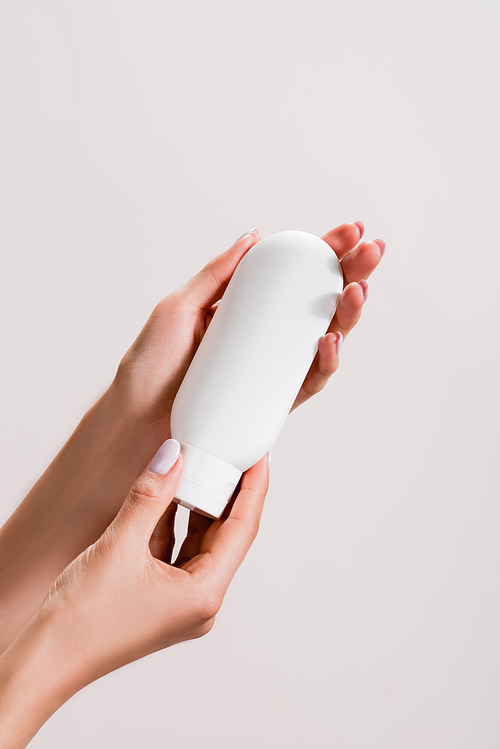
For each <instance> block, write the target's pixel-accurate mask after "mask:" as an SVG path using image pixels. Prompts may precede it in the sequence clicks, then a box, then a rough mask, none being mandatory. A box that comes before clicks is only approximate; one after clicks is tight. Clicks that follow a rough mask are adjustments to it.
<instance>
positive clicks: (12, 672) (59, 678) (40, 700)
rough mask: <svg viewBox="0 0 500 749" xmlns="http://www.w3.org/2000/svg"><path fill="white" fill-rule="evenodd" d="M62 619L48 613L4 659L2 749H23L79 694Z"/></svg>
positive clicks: (0, 673)
mask: <svg viewBox="0 0 500 749" xmlns="http://www.w3.org/2000/svg"><path fill="white" fill-rule="evenodd" d="M60 634H61V633H60V632H59V626H58V621H57V615H55V614H54V613H52V612H46V611H44V610H43V609H42V610H41V611H40V612H39V613H38V614H37V615H36V616H34V617H33V618H32V619H31V620H30V621H29V622H28V624H27V625H26V627H25V628H24V629H23V630H22V632H21V633H20V634H19V635H18V637H17V638H16V639H15V640H14V642H13V643H12V645H11V646H10V647H9V648H8V649H7V650H6V651H5V653H3V655H2V656H1V657H0V746H2V747H4V746H5V747H7V746H8V747H9V749H22V747H25V746H26V745H27V744H28V742H29V741H30V740H31V739H32V738H33V736H34V735H35V734H36V733H37V732H38V730H39V729H40V728H41V727H42V725H43V724H44V723H45V722H46V721H47V720H48V719H49V718H50V716H51V715H52V714H53V713H55V712H56V710H57V709H58V708H59V707H61V705H63V704H64V703H65V702H66V701H67V700H68V699H69V698H70V697H71V696H72V695H73V694H74V693H75V692H76V691H77V690H78V686H77V685H78V683H79V679H78V674H77V673H75V672H74V670H73V663H72V661H71V659H68V658H66V657H65V654H64V652H63V651H62V648H61V642H64V638H62V639H61V637H60Z"/></svg>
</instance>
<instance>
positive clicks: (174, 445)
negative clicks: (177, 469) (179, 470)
mask: <svg viewBox="0 0 500 749" xmlns="http://www.w3.org/2000/svg"><path fill="white" fill-rule="evenodd" d="M180 451H181V446H180V444H179V443H178V442H177V440H166V441H165V442H164V443H163V445H162V446H161V447H160V449H159V450H158V452H157V453H156V455H155V456H154V458H153V460H152V461H151V463H150V464H149V470H150V471H151V473H161V474H163V475H164V474H165V473H168V472H169V471H170V469H171V468H173V466H174V464H175V462H176V460H177V458H178V457H179V453H180Z"/></svg>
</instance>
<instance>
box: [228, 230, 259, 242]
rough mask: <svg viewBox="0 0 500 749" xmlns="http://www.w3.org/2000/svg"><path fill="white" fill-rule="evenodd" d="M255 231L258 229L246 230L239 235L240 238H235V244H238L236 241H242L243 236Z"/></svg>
mask: <svg viewBox="0 0 500 749" xmlns="http://www.w3.org/2000/svg"><path fill="white" fill-rule="evenodd" d="M254 231H257V229H250V231H246V232H244V233H243V234H242V235H241V237H238V239H235V241H234V244H236V242H239V241H240V239H243V237H249V236H250V234H253V233H254Z"/></svg>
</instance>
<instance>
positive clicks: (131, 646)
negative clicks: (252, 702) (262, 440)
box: [0, 454, 269, 749]
mask: <svg viewBox="0 0 500 749" xmlns="http://www.w3.org/2000/svg"><path fill="white" fill-rule="evenodd" d="M181 475H182V456H179V458H178V459H177V461H176V462H175V464H174V466H173V467H172V469H171V470H170V471H169V472H168V473H167V474H166V475H160V474H157V473H152V472H151V471H149V470H146V471H145V472H144V473H143V474H142V475H141V476H140V477H139V479H138V480H137V481H136V482H135V484H134V486H133V487H132V488H131V490H130V492H129V494H128V496H127V498H126V499H125V502H124V504H123V506H122V507H121V509H120V511H119V513H118V515H117V516H116V518H115V519H114V520H113V522H112V523H111V524H110V525H109V526H108V528H107V529H106V531H105V532H104V533H103V535H102V536H101V537H100V538H99V539H98V541H97V542H96V543H94V544H92V545H91V546H90V547H89V548H88V549H86V551H84V552H83V553H82V554H80V555H79V556H78V557H77V558H76V559H75V560H74V561H73V562H72V563H71V564H70V565H69V566H68V567H67V568H66V569H65V570H64V571H63V573H62V574H61V575H60V576H59V578H58V579H57V580H56V582H55V583H54V585H53V586H52V587H51V589H50V591H49V594H48V596H47V598H46V600H45V602H44V604H43V605H42V607H41V608H40V610H39V611H38V612H37V614H36V615H35V616H34V617H33V619H32V620H31V621H30V622H29V623H28V625H27V626H26V627H25V628H24V630H23V631H22V632H21V634H20V635H19V636H18V637H17V638H16V640H15V641H14V643H13V644H12V645H11V646H10V647H9V648H8V649H7V650H6V652H5V653H4V655H3V657H2V658H0V746H1V747H9V749H22V747H25V746H26V744H27V743H28V742H29V741H30V740H31V739H32V738H33V736H34V735H35V733H36V732H37V731H38V729H39V728H40V727H41V726H42V725H43V723H45V721H46V720H47V719H48V718H49V717H50V715H51V714H52V713H53V712H55V710H57V708H58V707H60V706H61V705H62V704H63V703H64V702H66V700H68V699H69V698H70V697H71V696H72V695H73V694H74V693H75V692H77V691H78V690H80V689H82V688H83V687H84V686H85V685H86V684H89V683H90V682H92V681H94V680H95V679H98V678H99V677H101V676H103V675H104V674H106V673H108V672H109V671H113V670H114V669H116V668H119V667H120V666H123V665H124V664H126V663H130V662H131V661H134V660H136V659H138V658H142V657H143V656H145V655H148V654H150V653H153V652H155V651H156V650H160V649H162V648H167V647H170V646H171V645H174V644H175V643H178V642H182V641H184V640H190V639H193V638H197V637H201V636H203V635H205V634H207V632H209V631H210V629H211V628H212V626H213V623H214V619H215V615H216V614H217V612H218V610H219V608H220V606H221V605H222V601H223V598H224V595H225V593H226V591H227V588H228V586H229V583H230V582H231V580H232V578H233V576H234V574H235V572H236V571H237V569H238V567H239V566H240V564H241V562H242V561H243V559H244V557H245V555H246V553H247V551H248V549H249V548H250V545H251V544H252V542H253V540H254V539H255V536H256V535H257V531H258V528H259V522H260V517H261V513H262V508H263V505H264V498H265V496H266V493H267V489H268V483H269V467H268V455H267V454H266V455H265V456H264V457H263V458H262V459H261V460H260V461H259V462H258V463H256V464H255V465H254V466H252V467H251V468H250V469H249V470H248V471H246V472H245V473H244V474H243V477H242V480H241V488H240V491H239V492H238V495H237V497H236V498H235V500H234V501H232V502H231V508H230V513H229V515H228V516H227V517H225V518H224V519H221V520H218V521H215V522H214V523H212V525H211V526H210V529H209V531H208V532H207V533H206V534H205V535H204V537H203V538H201V537H200V538H199V540H198V543H197V545H196V549H194V548H193V550H194V551H195V552H196V553H195V554H194V556H193V557H192V558H191V559H190V560H189V561H187V562H185V563H184V564H182V565H181V566H172V565H171V564H169V561H170V553H171V548H170V539H167V538H165V539H163V540H162V539H160V538H159V537H158V536H156V537H155V538H152V535H153V533H154V531H155V528H156V527H157V525H158V522H159V520H160V518H161V517H162V516H163V515H164V513H165V511H166V510H167V509H168V507H169V506H170V505H171V504H173V502H172V500H173V497H174V496H175V491H176V489H177V487H178V485H179V481H180V478H181ZM152 546H153V547H154V553H153V552H152Z"/></svg>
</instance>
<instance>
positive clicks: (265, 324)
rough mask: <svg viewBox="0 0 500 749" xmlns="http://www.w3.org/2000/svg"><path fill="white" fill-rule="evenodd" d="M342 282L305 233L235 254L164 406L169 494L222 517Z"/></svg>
mask: <svg viewBox="0 0 500 749" xmlns="http://www.w3.org/2000/svg"><path fill="white" fill-rule="evenodd" d="M342 288H343V278H342V271H341V269H340V264H339V262H338V260H337V256H336V255H335V253H334V251H333V250H332V248H331V247H330V246H329V245H328V244H327V243H326V242H324V241H323V240H322V239H320V238H319V237H316V236H314V235H313V234H308V233H306V232H302V231H284V232H279V233H278V234H272V235H271V236H269V237H266V238H265V239H263V240H261V241H260V242H257V244H256V245H254V246H253V247H252V248H251V249H250V250H249V251H248V252H247V253H246V254H245V255H244V256H243V258H242V259H241V261H240V262H239V264H238V266H237V268H236V270H235V272H234V273H233V276H232V278H231V281H230V282H229V284H228V286H227V288H226V291H225V292H224V295H223V297H222V300H221V302H220V304H219V307H218V309H217V311H216V313H215V314H214V316H213V319H212V321H211V323H210V325H209V327H208V330H207V332H206V333H205V335H204V337H203V339H202V341H201V343H200V345H199V347H198V350H197V351H196V354H195V356H194V357H193V360H192V362H191V365H190V366H189V369H188V371H187V372H186V375H185V377H184V379H183V381H182V383H181V386H180V388H179V390H178V392H177V395H176V398H175V401H174V403H173V406H172V413H171V432H172V437H174V438H175V439H176V440H178V441H179V442H180V443H181V452H182V456H183V458H184V470H183V474H182V479H181V481H180V485H179V488H178V490H177V497H176V500H175V501H176V502H178V503H179V504H181V505H183V506H184V507H187V508H189V509H190V510H195V511H196V512H199V513H201V514H203V515H208V516H209V517H220V515H221V514H222V512H223V510H224V507H225V506H226V504H227V502H228V501H229V499H230V498H231V495H232V493H233V491H234V489H235V487H236V484H237V483H238V481H239V479H240V476H241V474H242V472H243V471H246V470H247V468H250V466H252V465H254V463H256V462H257V461H258V460H260V458H262V456H263V455H265V453H266V452H267V451H268V450H269V449H270V448H271V446H272V445H273V443H274V441H275V440H276V438H277V436H278V434H279V432H280V430H281V428H282V426H283V424H284V422H285V419H286V417H287V414H288V413H289V411H290V408H291V407H292V405H293V402H294V400H295V398H296V396H297V393H298V392H299V390H300V387H301V385H302V382H303V380H304V378H305V376H306V374H307V371H308V370H309V367H310V366H311V363H312V361H313V359H314V356H315V354H316V352H317V350H318V342H319V339H320V337H321V336H322V335H324V334H325V333H326V331H327V329H328V326H329V324H330V322H331V320H332V318H333V315H334V314H335V309H336V307H337V302H338V299H339V296H340V294H341V292H342Z"/></svg>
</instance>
